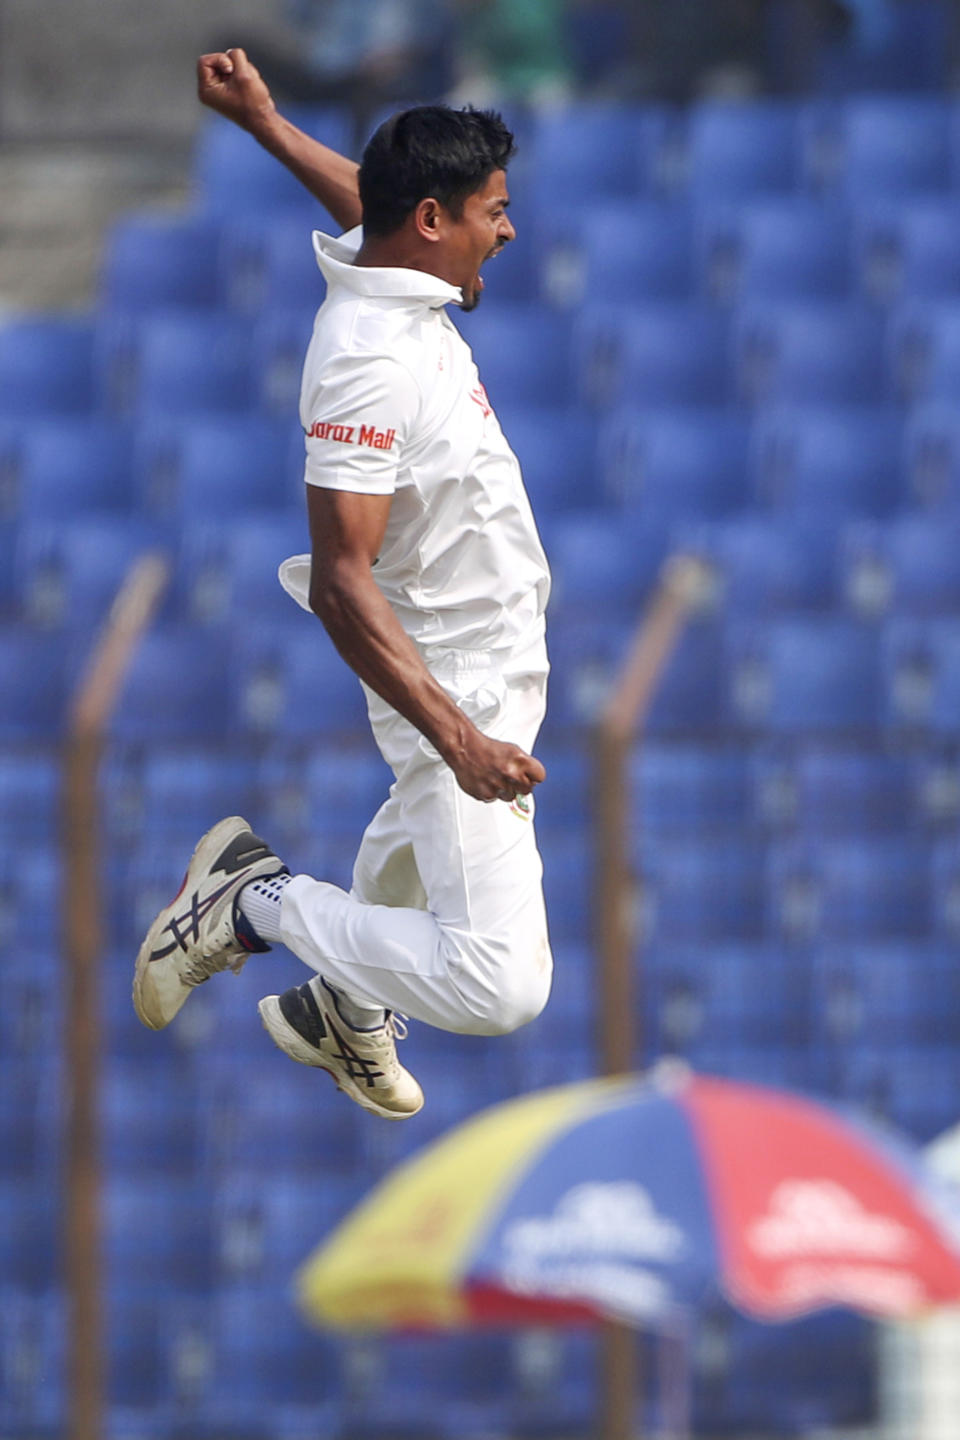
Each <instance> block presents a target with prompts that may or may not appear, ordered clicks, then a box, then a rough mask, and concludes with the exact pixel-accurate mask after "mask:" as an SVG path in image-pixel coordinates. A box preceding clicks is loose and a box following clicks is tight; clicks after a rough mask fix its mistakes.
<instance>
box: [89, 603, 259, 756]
mask: <svg viewBox="0 0 960 1440" xmlns="http://www.w3.org/2000/svg"><path fill="white" fill-rule="evenodd" d="M225 641H226V637H225V636H222V635H219V636H215V635H211V634H210V633H206V632H204V631H203V630H200V629H197V628H196V627H193V626H188V625H167V626H164V627H159V628H157V629H155V630H152V631H150V632H149V633H148V634H146V635H145V636H144V637H143V639H142V640H141V641H140V644H139V646H138V649H137V653H136V654H135V656H134V658H133V661H132V664H131V666H130V670H129V672H128V674H127V677H126V680H125V681H124V685H123V689H122V691H121V694H120V699H119V702H118V704H117V709H116V711H115V713H114V716H113V720H112V722H111V732H112V734H113V736H114V737H115V738H116V739H119V740H125V741H136V742H144V741H152V742H156V741H158V740H195V739H200V738H202V739H206V740H216V741H222V740H223V738H224V736H225V735H226V734H227V733H228V731H229V730H230V728H231V725H232V724H233V715H232V706H231V700H230V680H231V657H230V654H229V650H228V647H227V644H226V643H225Z"/></svg>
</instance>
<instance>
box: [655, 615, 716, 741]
mask: <svg viewBox="0 0 960 1440" xmlns="http://www.w3.org/2000/svg"><path fill="white" fill-rule="evenodd" d="M724 659H725V657H724V647H723V634H722V631H721V630H720V627H719V626H718V625H717V624H716V622H715V621H713V620H711V619H710V618H709V617H706V618H701V619H699V620H696V621H695V622H694V623H688V624H687V626H686V627H685V628H684V631H683V633H682V635H681V636H680V639H679V641H678V643H677V645H676V648H675V649H674V651H673V653H672V654H671V656H670V658H669V660H668V661H667V663H666V665H665V667H664V670H663V674H662V675H661V677H660V680H659V683H658V686H657V690H656V693H655V694H654V697H653V703H652V705H651V707H650V712H649V714H648V715H647V718H646V721H645V725H646V729H647V730H648V732H649V733H650V734H651V735H709V734H710V733H711V732H713V731H715V730H716V728H717V727H718V726H720V725H721V724H722V723H723V721H724V719H725V675H724Z"/></svg>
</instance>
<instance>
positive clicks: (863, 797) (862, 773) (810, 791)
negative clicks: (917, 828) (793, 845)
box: [794, 742, 917, 840]
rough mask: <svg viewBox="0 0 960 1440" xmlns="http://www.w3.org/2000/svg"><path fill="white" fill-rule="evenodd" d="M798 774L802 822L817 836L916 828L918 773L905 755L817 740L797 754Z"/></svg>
mask: <svg viewBox="0 0 960 1440" xmlns="http://www.w3.org/2000/svg"><path fill="white" fill-rule="evenodd" d="M794 776H795V781H796V787H797V819H798V824H799V827H800V828H801V829H802V830H804V831H805V832H806V833H807V834H808V835H809V837H810V838H811V839H812V840H816V839H817V837H819V836H824V837H827V836H837V835H847V834H849V835H852V836H860V837H862V838H864V839H868V838H870V837H871V836H879V835H890V836H894V835H901V836H902V835H905V834H906V833H907V832H909V830H910V829H911V828H912V827H913V824H914V821H915V818H916V816H917V776H916V771H915V767H914V765H913V764H912V763H911V762H910V759H909V758H908V757H907V756H906V755H904V754H900V753H895V754H890V753H888V752H887V751H885V750H876V751H872V750H864V749H860V748H857V749H851V748H850V747H848V746H843V747H837V746H833V745H823V744H817V743H816V742H814V743H812V744H810V745H806V746H804V748H803V749H802V750H801V751H800V752H799V754H798V755H797V758H796V763H795V768H794Z"/></svg>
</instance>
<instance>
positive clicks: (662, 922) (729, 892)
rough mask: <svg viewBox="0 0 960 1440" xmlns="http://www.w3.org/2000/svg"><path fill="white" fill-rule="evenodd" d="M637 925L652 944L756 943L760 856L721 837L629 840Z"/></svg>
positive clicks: (760, 913) (744, 843)
mask: <svg viewBox="0 0 960 1440" xmlns="http://www.w3.org/2000/svg"><path fill="white" fill-rule="evenodd" d="M635 850H636V852H637V855H638V860H639V869H640V874H641V877H642V880H641V883H642V892H641V903H642V914H643V927H644V932H645V934H646V937H647V939H648V940H650V941H652V942H653V943H655V944H657V945H668V944H681V943H685V942H688V941H692V942H705V941H708V940H725V939H726V940H732V939H740V940H756V939H760V937H761V936H762V934H763V920H764V886H763V863H762V860H763V854H762V850H761V848H760V846H759V845H758V844H756V843H755V842H753V841H749V840H744V839H740V838H731V837H726V838H724V839H718V840H701V841H693V840H689V839H687V840H684V841H682V842H670V843H665V842H662V843H654V842H653V840H652V838H650V839H649V840H648V839H647V838H646V837H645V836H644V835H643V832H642V830H641V832H640V833H639V835H638V836H636V838H635Z"/></svg>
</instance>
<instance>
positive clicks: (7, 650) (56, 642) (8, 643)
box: [0, 625, 77, 742]
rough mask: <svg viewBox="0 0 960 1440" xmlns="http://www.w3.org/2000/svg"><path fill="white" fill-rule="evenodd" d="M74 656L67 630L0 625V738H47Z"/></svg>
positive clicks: (60, 719) (59, 716)
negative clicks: (38, 631) (56, 631)
mask: <svg viewBox="0 0 960 1440" xmlns="http://www.w3.org/2000/svg"><path fill="white" fill-rule="evenodd" d="M76 662H77V656H76V654H75V650H74V647H73V646H72V645H71V644H70V641H69V639H68V637H67V636H66V635H63V634H59V635H44V634H36V633H33V632H31V631H29V630H27V629H25V628H24V627H23V626H20V625H5V626H2V627H0V740H3V741H9V740H30V741H33V742H36V741H38V740H51V739H53V738H54V737H55V736H57V735H59V734H60V732H61V730H62V728H63V725H64V721H65V718H66V706H67V700H68V697H69V694H70V688H71V681H72V680H73V678H74V675H75V670H76Z"/></svg>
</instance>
